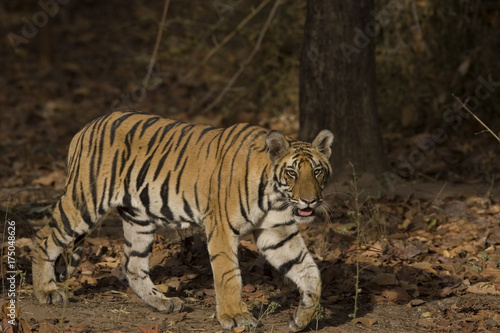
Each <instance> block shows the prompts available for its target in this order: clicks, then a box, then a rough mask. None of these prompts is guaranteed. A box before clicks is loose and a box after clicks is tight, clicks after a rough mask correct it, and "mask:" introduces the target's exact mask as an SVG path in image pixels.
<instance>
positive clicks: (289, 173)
mask: <svg viewBox="0 0 500 333" xmlns="http://www.w3.org/2000/svg"><path fill="white" fill-rule="evenodd" d="M286 174H287V176H288V177H290V178H293V179H295V178H297V172H295V170H292V169H287V170H286Z"/></svg>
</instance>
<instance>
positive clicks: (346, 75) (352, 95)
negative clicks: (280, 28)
mask: <svg viewBox="0 0 500 333" xmlns="http://www.w3.org/2000/svg"><path fill="white" fill-rule="evenodd" d="M373 11H374V2H373V0H352V1H345V0H308V1H307V19H306V24H305V29H304V30H305V34H304V45H303V49H302V54H301V67H300V137H301V139H303V140H311V139H313V138H314V136H315V135H316V134H317V133H318V131H320V130H321V129H323V128H328V129H330V130H332V132H333V133H334V135H335V140H334V143H333V147H332V148H333V149H332V157H331V162H332V166H333V167H334V170H337V172H340V173H344V172H348V173H351V172H352V170H351V168H350V167H349V162H352V163H353V165H354V167H355V170H356V172H357V173H371V174H375V175H380V174H381V173H382V172H383V171H385V170H386V166H387V164H386V160H385V153H384V148H383V145H382V138H381V134H380V128H379V122H378V116H377V109H376V98H375V97H376V96H375V51H374V41H373V40H372V39H371V38H370V37H369V36H371V37H373V36H375V35H376V34H377V33H378V30H376V28H377V25H378V23H377V22H376V21H375V18H374V17H373V15H372V14H371V13H370V12H372V13H373ZM367 23H368V24H367ZM378 28H380V26H378ZM346 167H348V169H346Z"/></svg>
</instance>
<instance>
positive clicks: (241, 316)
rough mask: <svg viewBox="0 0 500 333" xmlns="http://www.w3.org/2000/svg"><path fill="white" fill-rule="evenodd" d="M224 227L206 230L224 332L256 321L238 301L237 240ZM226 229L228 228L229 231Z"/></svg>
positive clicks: (252, 325)
mask: <svg viewBox="0 0 500 333" xmlns="http://www.w3.org/2000/svg"><path fill="white" fill-rule="evenodd" d="M219 228H224V226H220V225H219V226H217V225H212V226H207V227H206V230H207V238H208V253H209V255H210V263H211V265H212V272H213V276H214V287H215V298H216V302H217V319H218V320H219V323H220V324H221V326H222V328H223V329H232V328H233V327H248V326H250V327H254V326H256V325H257V320H256V319H255V318H254V317H253V316H252V315H251V314H250V312H248V309H247V306H246V304H245V303H243V301H242V299H241V288H242V283H241V272H240V268H239V262H238V252H237V251H238V237H237V236H236V235H235V234H234V233H233V232H232V231H231V230H221V229H219ZM228 229H229V228H228Z"/></svg>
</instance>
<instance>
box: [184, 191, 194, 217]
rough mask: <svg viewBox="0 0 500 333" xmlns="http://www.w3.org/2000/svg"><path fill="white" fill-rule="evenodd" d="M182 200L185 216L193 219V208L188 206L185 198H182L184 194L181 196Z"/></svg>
mask: <svg viewBox="0 0 500 333" xmlns="http://www.w3.org/2000/svg"><path fill="white" fill-rule="evenodd" d="M182 201H183V202H184V211H185V212H186V214H187V216H188V217H189V218H190V219H191V220H194V215H193V210H192V209H191V207H190V206H189V204H188V202H187V200H186V198H184V195H183V196H182Z"/></svg>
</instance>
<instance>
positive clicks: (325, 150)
mask: <svg viewBox="0 0 500 333" xmlns="http://www.w3.org/2000/svg"><path fill="white" fill-rule="evenodd" d="M332 143H333V133H332V132H330V131H329V130H326V129H324V130H322V131H321V132H319V133H318V135H316V138H315V139H314V141H313V142H312V146H313V147H314V148H316V149H317V150H319V152H320V153H322V154H323V155H325V156H326V158H330V155H331V154H332V149H331V146H332Z"/></svg>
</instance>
